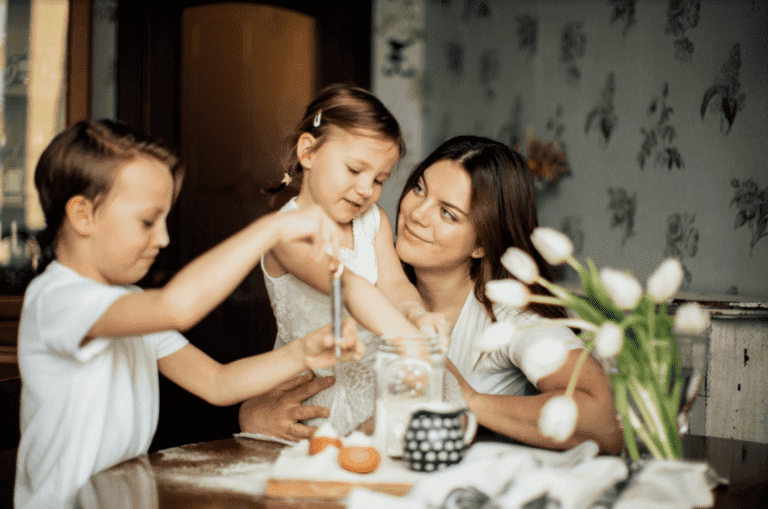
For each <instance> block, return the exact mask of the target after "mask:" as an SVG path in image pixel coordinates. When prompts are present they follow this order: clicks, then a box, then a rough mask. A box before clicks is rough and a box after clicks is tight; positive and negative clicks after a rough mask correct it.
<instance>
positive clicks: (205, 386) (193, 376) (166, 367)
mask: <svg viewBox="0 0 768 509" xmlns="http://www.w3.org/2000/svg"><path fill="white" fill-rule="evenodd" d="M342 332H343V337H342V339H341V341H340V342H339V345H340V347H341V349H342V360H343V361H348V360H358V359H360V357H361V356H362V353H363V350H364V347H363V345H362V344H361V343H360V342H358V340H357V332H356V324H355V321H354V320H351V319H347V320H345V322H344V327H343V329H342ZM335 361H336V357H335V352H334V340H333V334H332V333H331V327H330V325H326V326H324V327H321V328H320V329H317V330H315V331H313V332H310V333H309V334H307V335H306V336H305V337H304V338H302V339H301V340H299V341H291V342H290V343H288V344H287V345H285V346H283V347H281V348H278V349H277V350H273V351H271V352H266V353H263V354H261V355H255V356H252V357H246V358H244V359H238V360H236V361H234V362H230V363H229V364H219V363H218V362H216V361H215V360H214V359H212V358H211V357H209V356H208V355H207V354H205V353H204V352H203V351H201V350H200V349H198V348H197V347H196V346H194V345H192V344H188V345H186V346H184V347H183V348H182V349H181V350H179V351H177V352H175V353H172V354H171V355H168V356H166V357H163V358H162V359H159V360H158V367H159V369H160V372H161V373H162V374H163V375H165V376H166V377H168V379H170V380H171V381H173V382H174V383H176V384H177V385H179V386H181V387H182V388H183V389H186V390H187V391H189V392H191V393H192V394H194V395H196V396H199V397H200V398H203V399H204V400H206V401H207V402H209V403H211V404H213V405H219V406H227V405H234V404H235V403H240V402H241V401H244V400H246V399H248V398H252V397H254V396H257V395H259V394H262V393H265V392H267V391H268V390H270V389H273V388H274V387H276V386H277V385H280V384H282V383H283V382H286V381H287V380H289V379H291V378H293V377H294V376H296V375H297V374H299V373H301V372H302V371H305V370H307V369H318V368H327V367H330V366H333V364H334V363H335Z"/></svg>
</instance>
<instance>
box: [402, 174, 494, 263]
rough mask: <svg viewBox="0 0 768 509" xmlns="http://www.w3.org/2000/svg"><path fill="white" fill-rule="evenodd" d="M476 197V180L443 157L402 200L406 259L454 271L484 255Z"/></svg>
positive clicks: (403, 250) (403, 238) (406, 260)
mask: <svg viewBox="0 0 768 509" xmlns="http://www.w3.org/2000/svg"><path fill="white" fill-rule="evenodd" d="M471 195H472V182H471V180H470V178H469V175H468V174H467V172H466V171H465V170H464V168H463V167H462V166H461V165H459V164H458V163H456V162H454V161H451V160H442V161H438V162H436V163H434V164H433V165H432V166H430V167H429V168H427V169H426V170H425V171H424V173H423V174H422V176H421V178H420V179H419V181H418V182H417V183H416V185H415V186H414V187H413V188H412V189H410V190H409V191H408V193H407V194H406V195H405V197H403V200H402V202H401V203H400V214H399V216H398V220H397V243H396V245H395V248H396V250H397V254H398V256H399V257H400V259H401V260H402V261H404V262H405V263H408V264H410V265H412V266H413V267H414V268H417V269H436V270H449V269H452V268H455V267H458V266H462V265H468V264H469V262H470V257H479V256H482V252H479V253H475V250H476V246H475V239H476V235H475V228H474V225H473V224H472V222H471V221H470V218H469V206H470V200H471ZM481 251H482V250H481Z"/></svg>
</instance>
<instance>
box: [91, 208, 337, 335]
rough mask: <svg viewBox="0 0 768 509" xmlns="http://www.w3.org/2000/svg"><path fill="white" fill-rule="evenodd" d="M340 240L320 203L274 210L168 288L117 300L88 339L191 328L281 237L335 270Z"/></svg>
mask: <svg viewBox="0 0 768 509" xmlns="http://www.w3.org/2000/svg"><path fill="white" fill-rule="evenodd" d="M339 239H340V231H339V228H338V225H337V224H336V223H335V222H333V221H332V220H331V219H330V218H328V216H327V215H326V214H325V213H324V212H322V209H320V208H319V207H310V208H307V209H304V210H300V211H294V212H289V213H283V214H269V215H267V216H264V217H262V218H260V219H258V220H257V221H254V222H253V223H251V224H250V225H249V226H247V227H246V228H244V229H243V230H241V231H239V232H238V233H236V234H234V235H233V236H231V237H229V238H228V239H226V240H225V241H224V242H222V243H220V244H219V245H217V246H215V247H214V248H212V249H210V250H209V251H207V252H206V253H204V254H202V255H201V256H199V257H197V258H196V259H194V260H193V261H192V262H191V263H189V264H188V265H187V266H186V267H184V268H183V269H182V270H181V271H179V273H178V274H176V276H174V277H173V278H172V279H171V281H169V282H168V284H166V285H165V286H164V287H163V288H162V289H158V290H148V291H146V292H136V293H131V294H128V295H125V296H123V297H120V298H119V299H117V300H116V301H115V302H114V303H113V304H112V305H111V306H110V307H109V308H108V309H107V311H106V312H105V313H104V314H103V315H102V316H101V317H100V318H99V320H98V321H97V322H96V323H95V324H94V325H93V326H92V327H91V329H90V330H89V332H88V335H87V336H86V339H85V340H87V339H89V338H92V337H97V336H127V335H136V334H144V333H150V332H156V331H161V330H168V329H176V330H182V331H183V330H187V329H189V328H190V327H192V326H193V325H195V324H196V323H197V322H198V321H200V320H201V319H202V318H203V317H204V316H205V315H207V314H208V313H209V312H211V310H213V309H214V308H215V307H216V306H218V305H219V304H220V303H221V302H222V301H223V300H224V299H225V298H226V297H227V296H228V295H229V294H230V293H232V291H234V289H235V288H236V287H237V285H239V284H240V282H241V281H242V280H243V279H244V278H245V277H246V276H247V275H248V273H249V272H250V271H251V270H253V268H254V267H255V266H256V265H257V264H258V262H259V260H260V259H261V255H262V253H264V252H265V251H267V250H268V249H270V248H271V247H272V246H273V245H274V244H275V242H278V241H280V240H283V241H285V240H290V241H296V242H297V243H300V244H304V245H305V247H306V249H305V252H306V253H307V256H309V257H310V258H313V259H314V260H316V261H317V260H320V259H322V260H324V263H325V264H326V271H327V272H329V271H330V268H329V265H328V264H329V263H330V260H331V257H329V256H328V255H327V254H326V253H325V248H326V246H327V245H331V246H333V248H334V253H338V246H339ZM85 340H84V342H85Z"/></svg>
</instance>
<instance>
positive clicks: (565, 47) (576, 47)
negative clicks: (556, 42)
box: [560, 21, 587, 85]
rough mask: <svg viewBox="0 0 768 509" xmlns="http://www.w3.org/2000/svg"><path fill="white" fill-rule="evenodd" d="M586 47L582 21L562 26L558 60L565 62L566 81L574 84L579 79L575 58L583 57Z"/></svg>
mask: <svg viewBox="0 0 768 509" xmlns="http://www.w3.org/2000/svg"><path fill="white" fill-rule="evenodd" d="M586 47H587V36H586V34H585V33H584V29H583V25H582V23H580V22H578V21H574V22H571V23H567V24H566V25H565V26H564V27H563V31H562V34H561V36H560V62H562V63H563V64H565V66H566V67H565V72H566V78H567V81H568V82H569V83H570V84H572V85H575V84H576V83H578V81H579V79H581V71H580V70H579V68H578V66H577V65H576V60H577V59H581V58H584V53H585V52H586Z"/></svg>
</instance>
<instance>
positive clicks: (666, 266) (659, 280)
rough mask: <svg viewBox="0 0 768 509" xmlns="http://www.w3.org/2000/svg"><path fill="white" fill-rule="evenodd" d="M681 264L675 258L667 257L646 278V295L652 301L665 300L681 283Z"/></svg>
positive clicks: (670, 296)
mask: <svg viewBox="0 0 768 509" xmlns="http://www.w3.org/2000/svg"><path fill="white" fill-rule="evenodd" d="M683 276H684V273H683V264H682V263H680V260H678V259H677V258H667V259H666V260H664V261H663V262H661V263H660V264H659V266H658V267H656V270H654V271H653V274H651V276H650V277H649V278H648V296H649V297H650V298H651V300H653V301H654V302H666V301H667V300H669V299H670V298H672V297H673V296H674V295H675V294H676V293H677V291H678V290H679V289H680V285H681V284H682V283H683Z"/></svg>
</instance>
